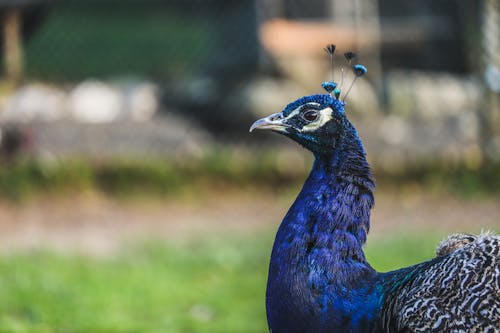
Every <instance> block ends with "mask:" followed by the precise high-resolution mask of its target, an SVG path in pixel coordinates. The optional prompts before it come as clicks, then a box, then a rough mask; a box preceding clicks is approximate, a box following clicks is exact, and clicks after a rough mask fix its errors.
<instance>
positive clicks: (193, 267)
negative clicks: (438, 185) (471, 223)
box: [0, 233, 439, 333]
mask: <svg viewBox="0 0 500 333" xmlns="http://www.w3.org/2000/svg"><path fill="white" fill-rule="evenodd" d="M405 234H406V236H403V235H396V236H397V237H396V236H395V237H382V238H378V239H376V240H375V241H373V242H370V243H369V246H368V249H367V256H368V258H369V259H370V261H371V262H372V264H373V266H374V267H375V268H377V269H380V270H383V271H385V270H391V269H395V268H398V267H401V266H406V265H411V264H414V263H417V262H419V261H422V260H426V259H428V258H431V257H432V256H433V251H434V248H435V245H436V243H437V240H438V237H439V236H438V235H435V234H433V235H420V237H415V235H414V234H411V236H408V235H409V234H408V233H405ZM271 244H272V240H271V239H270V237H269V236H268V235H264V236H263V235H253V236H248V237H244V238H243V237H238V236H236V237H235V235H232V236H231V238H227V237H224V239H221V238H218V237H216V238H212V239H204V240H197V241H193V242H190V243H185V244H183V245H179V244H177V245H172V244H170V245H167V244H164V243H163V244H160V243H151V244H147V245H146V246H136V247H129V248H128V249H127V250H125V251H124V252H122V253H120V254H119V255H118V257H115V258H107V259H106V258H101V259H96V258H89V257H83V256H79V255H71V254H66V255H63V254H54V253H50V252H35V253H27V254H16V255H11V256H4V257H0V331H1V332H44V333H45V332H47V333H48V332H71V333H72V332H93V333H99V332H107V333H110V332H172V333H175V332H221V333H223V332H265V331H266V330H267V329H266V316H265V308H264V299H265V281H266V275H267V266H268V262H269V260H268V258H269V253H270V250H271Z"/></svg>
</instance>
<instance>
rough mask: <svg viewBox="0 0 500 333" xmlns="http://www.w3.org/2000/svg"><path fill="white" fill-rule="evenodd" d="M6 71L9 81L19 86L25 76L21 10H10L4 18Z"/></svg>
mask: <svg viewBox="0 0 500 333" xmlns="http://www.w3.org/2000/svg"><path fill="white" fill-rule="evenodd" d="M3 37H4V54H3V57H4V70H5V75H6V77H7V80H8V81H10V82H12V83H14V84H18V83H19V81H20V80H21V77H22V75H23V53H22V35H21V10H20V9H19V8H17V7H11V8H8V9H7V10H6V11H5V15H4V17H3Z"/></svg>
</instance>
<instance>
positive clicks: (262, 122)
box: [249, 112, 290, 132]
mask: <svg viewBox="0 0 500 333" xmlns="http://www.w3.org/2000/svg"><path fill="white" fill-rule="evenodd" d="M284 121H285V117H283V114H282V113H281V112H280V113H274V114H272V115H270V116H268V117H265V118H262V119H259V120H257V121H256V122H254V123H253V124H252V126H250V130H249V131H250V132H252V131H253V130H254V129H257V128H258V129H270V130H273V131H278V132H284V131H285V129H286V128H287V127H290V126H288V125H287V124H286V123H284Z"/></svg>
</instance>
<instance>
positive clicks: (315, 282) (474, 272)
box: [251, 94, 500, 333]
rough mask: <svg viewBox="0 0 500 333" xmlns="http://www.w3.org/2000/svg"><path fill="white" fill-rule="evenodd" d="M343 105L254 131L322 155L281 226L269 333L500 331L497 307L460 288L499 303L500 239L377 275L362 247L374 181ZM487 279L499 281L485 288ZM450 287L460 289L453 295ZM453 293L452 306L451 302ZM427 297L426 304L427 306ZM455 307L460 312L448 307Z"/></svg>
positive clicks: (314, 108)
mask: <svg viewBox="0 0 500 333" xmlns="http://www.w3.org/2000/svg"><path fill="white" fill-rule="evenodd" d="M344 106H345V105H344V103H343V102H342V101H340V100H338V99H336V98H334V97H332V96H331V95H326V94H325V95H312V96H306V97H302V98H300V99H298V100H297V101H295V102H293V103H290V104H288V105H287V106H286V107H285V109H284V110H283V111H282V112H280V113H277V114H273V115H271V116H269V117H267V118H263V119H260V120H258V121H257V122H255V123H254V125H252V127H251V130H252V129H254V128H264V129H265V128H267V129H271V130H273V131H276V132H278V133H280V134H283V135H285V136H288V137H290V138H291V139H293V140H295V141H296V142H298V143H299V144H301V145H302V146H304V147H306V148H307V149H309V150H310V151H311V152H312V153H313V154H314V156H315V161H314V164H313V167H312V170H311V173H310V174H309V177H308V178H307V180H306V181H305V184H304V186H303V188H302V190H301V191H300V193H299V195H298V196H297V199H296V200H295V202H294V203H293V205H292V206H291V207H290V209H289V211H288V213H287V214H286V216H285V218H284V219H283V221H282V223H281V225H280V227H279V230H278V232H277V235H276V240H275V243H274V246H273V250H272V255H271V261H270V266H269V277H268V285H267V292H266V309H267V316H268V323H269V327H270V330H271V331H272V332H273V333H279V332H287V333H293V332H314V333H317V332H318V333H321V332H442V331H453V330H454V329H455V328H457V327H458V328H460V327H465V328H466V330H467V329H471V328H480V329H483V330H485V331H487V329H490V328H491V329H495V326H494V325H496V324H497V323H498V322H500V313H498V312H495V311H496V310H488V309H490V308H486V309H485V310H483V309H482V308H478V309H479V310H478V309H476V308H473V309H470V307H468V305H467V304H468V302H469V301H470V298H468V297H466V296H463V295H462V294H461V293H462V292H463V293H465V292H466V291H465V290H464V287H463V286H462V287H460V286H461V285H462V284H463V285H467V286H469V285H470V284H473V287H475V288H480V289H481V292H485V293H486V294H485V295H486V296H476V295H473V296H472V297H473V300H479V301H481V302H485V304H488V305H489V306H490V307H491V306H492V303H496V304H497V305H498V296H488V295H499V294H500V291H499V287H498V282H497V284H496V285H495V283H494V281H495V279H496V280H497V281H500V277H499V273H498V271H500V268H499V267H498V265H499V263H500V260H499V259H498V253H499V248H500V240H499V239H498V238H497V237H494V236H479V237H478V238H477V239H473V240H471V241H469V240H468V238H467V239H465V240H464V238H460V237H459V238H458V239H459V240H458V241H457V240H455V239H453V240H450V241H449V242H448V243H446V244H444V245H446V246H444V247H443V248H445V249H448V248H450V249H453V250H443V253H440V255H439V256H438V257H437V258H435V259H433V260H431V261H428V262H424V263H422V264H419V265H416V266H412V267H408V268H404V269H401V270H399V271H394V272H389V273H378V272H376V271H375V270H374V269H373V268H372V267H371V266H370V264H369V263H368V262H367V260H366V258H365V255H364V253H363V249H362V247H363V245H364V243H365V242H366V237H367V233H368V231H369V228H370V210H371V208H372V207H373V205H374V197H373V191H374V189H375V183H374V180H373V177H372V174H371V171H370V167H369V165H368V162H367V161H366V157H365V151H364V149H363V146H362V144H361V141H360V139H359V137H358V134H357V132H356V130H355V128H354V126H353V125H352V124H351V123H350V122H349V120H348V119H347V117H346V114H345V111H344ZM464 244H465V245H464ZM448 245H449V246H448ZM472 257H473V258H476V259H477V258H479V259H481V260H484V262H485V264H484V265H483V264H481V261H472V259H470V258H472ZM457 269H459V271H456V270H457ZM495 272H496V273H495ZM450 274H451V276H452V281H451V282H450V281H449V276H450ZM453 274H455V275H453ZM476 280H477V281H476ZM473 281H476V282H473ZM484 281H488V282H490V281H492V282H491V284H490V285H484ZM448 284H452V285H453V288H454V289H452V290H451V291H449V290H448V289H447V288H448V287H449V286H448ZM469 287H470V286H469ZM447 293H448V294H449V295H451V296H450V298H447V297H444V296H443V295H446V294H447ZM458 294H459V295H458ZM457 295H458V296H457ZM481 295H483V294H481ZM423 296H426V297H428V299H429V300H428V303H425V304H423V303H422V297H423ZM474 297H475V298H474ZM492 297H493V298H492ZM457 299H458V301H459V302H458V303H457V304H459V305H457V304H455V305H449V303H451V301H450V300H453V301H454V302H456V301H457ZM425 301H426V302H427V300H425ZM460 302H462V303H463V304H465V305H463V304H462V303H460ZM474 304H475V303H474ZM462 305H463V306H462ZM493 305H495V304H493ZM496 308H498V307H496ZM428 309H431V311H429V310H428ZM450 309H455V310H453V311H452V310H450ZM481 311H482V312H481ZM488 311H489V312H488ZM499 311H500V310H499ZM478 313H480V314H478ZM467 316H468V317H467ZM460 318H468V319H464V320H462V319H460ZM484 318H486V319H484ZM495 321H496V322H495ZM492 332H493V331H492Z"/></svg>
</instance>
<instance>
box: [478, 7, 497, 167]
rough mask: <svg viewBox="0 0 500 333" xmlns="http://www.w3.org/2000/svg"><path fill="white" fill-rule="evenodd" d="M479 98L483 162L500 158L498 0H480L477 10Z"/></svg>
mask: <svg viewBox="0 0 500 333" xmlns="http://www.w3.org/2000/svg"><path fill="white" fill-rule="evenodd" d="M481 14H482V15H481V19H482V22H481V42H482V43H481V44H482V45H481V70H480V72H481V75H482V78H483V83H484V84H483V101H482V105H481V107H480V111H479V117H480V123H481V128H480V132H481V133H480V137H481V149H482V150H483V156H484V158H485V162H486V163H488V162H490V161H493V160H497V161H498V160H499V159H500V96H499V95H500V94H499V88H498V85H499V84H498V82H499V81H500V74H499V72H500V26H499V24H498V23H499V22H500V1H499V0H483V2H482V13H481Z"/></svg>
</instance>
